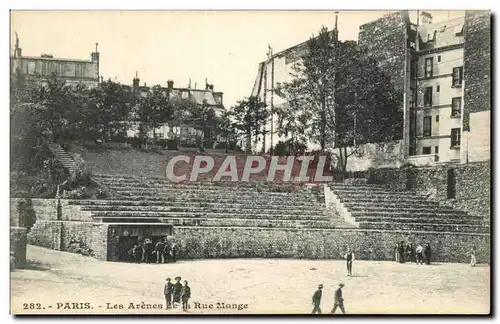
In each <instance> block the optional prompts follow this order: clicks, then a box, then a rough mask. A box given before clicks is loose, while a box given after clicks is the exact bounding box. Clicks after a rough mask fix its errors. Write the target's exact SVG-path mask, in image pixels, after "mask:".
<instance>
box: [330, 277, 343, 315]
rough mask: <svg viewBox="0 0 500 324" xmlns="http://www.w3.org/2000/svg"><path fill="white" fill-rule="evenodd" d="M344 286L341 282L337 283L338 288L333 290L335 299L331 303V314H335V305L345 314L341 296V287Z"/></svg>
mask: <svg viewBox="0 0 500 324" xmlns="http://www.w3.org/2000/svg"><path fill="white" fill-rule="evenodd" d="M343 287H344V284H343V283H340V284H339V288H337V290H336V291H335V301H334V304H333V309H332V314H335V311H336V310H337V307H338V308H340V310H341V311H342V313H343V314H345V309H344V298H343V297H342V288H343Z"/></svg>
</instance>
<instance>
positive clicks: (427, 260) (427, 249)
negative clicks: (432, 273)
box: [424, 243, 431, 264]
mask: <svg viewBox="0 0 500 324" xmlns="http://www.w3.org/2000/svg"><path fill="white" fill-rule="evenodd" d="M424 258H425V264H430V263H431V246H430V245H429V243H427V244H425V248H424Z"/></svg>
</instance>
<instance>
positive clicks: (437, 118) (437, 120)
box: [436, 115, 439, 123]
mask: <svg viewBox="0 0 500 324" xmlns="http://www.w3.org/2000/svg"><path fill="white" fill-rule="evenodd" d="M436 123H439V115H436Z"/></svg>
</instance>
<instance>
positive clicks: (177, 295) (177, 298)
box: [172, 277, 182, 307]
mask: <svg viewBox="0 0 500 324" xmlns="http://www.w3.org/2000/svg"><path fill="white" fill-rule="evenodd" d="M181 279H182V278H181V277H175V283H174V284H173V286H174V289H173V290H172V295H173V298H172V299H173V300H172V303H173V304H174V307H176V305H175V304H180V303H181V293H182V284H181V283H180V281H181Z"/></svg>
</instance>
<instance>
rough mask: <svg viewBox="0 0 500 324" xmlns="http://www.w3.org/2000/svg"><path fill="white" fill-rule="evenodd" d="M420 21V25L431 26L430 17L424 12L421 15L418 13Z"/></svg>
mask: <svg viewBox="0 0 500 324" xmlns="http://www.w3.org/2000/svg"><path fill="white" fill-rule="evenodd" d="M420 20H421V22H422V25H425V24H432V15H431V14H430V13H428V12H426V11H422V13H420Z"/></svg>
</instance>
